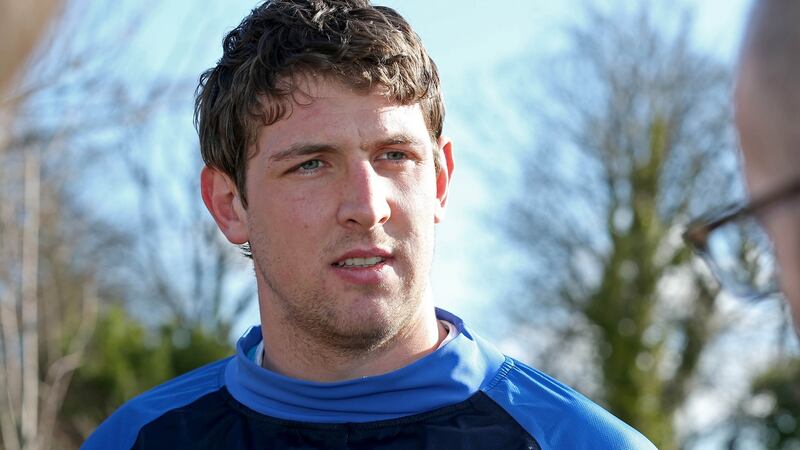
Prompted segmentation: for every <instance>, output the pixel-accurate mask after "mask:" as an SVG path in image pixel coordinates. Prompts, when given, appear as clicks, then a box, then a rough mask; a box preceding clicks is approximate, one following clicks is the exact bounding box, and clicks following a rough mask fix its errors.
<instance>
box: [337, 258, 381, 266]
mask: <svg viewBox="0 0 800 450" xmlns="http://www.w3.org/2000/svg"><path fill="white" fill-rule="evenodd" d="M384 261H386V258H384V257H381V256H372V257H368V258H347V259H343V260H341V261H338V262H335V263H333V266H335V267H340V268H341V267H353V268H361V267H374V266H377V265H378V264H381V263H382V262H384Z"/></svg>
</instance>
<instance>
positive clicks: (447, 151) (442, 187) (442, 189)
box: [434, 136, 455, 223]
mask: <svg viewBox="0 0 800 450" xmlns="http://www.w3.org/2000/svg"><path fill="white" fill-rule="evenodd" d="M438 146H439V153H440V154H441V155H442V156H441V158H442V161H441V167H440V168H439V173H437V174H436V199H437V200H438V201H437V203H436V211H435V212H434V223H440V222H441V221H442V220H443V219H444V211H445V206H446V204H447V191H448V189H449V188H450V180H451V179H452V178H453V170H454V169H455V163H454V161H453V141H452V140H451V139H450V138H448V137H445V136H442V137H440V138H439V142H438Z"/></svg>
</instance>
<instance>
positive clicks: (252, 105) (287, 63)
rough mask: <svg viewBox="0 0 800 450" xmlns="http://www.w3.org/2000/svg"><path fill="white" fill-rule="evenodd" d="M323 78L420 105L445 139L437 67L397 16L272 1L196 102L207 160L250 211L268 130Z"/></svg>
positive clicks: (237, 33)
mask: <svg viewBox="0 0 800 450" xmlns="http://www.w3.org/2000/svg"><path fill="white" fill-rule="evenodd" d="M317 76H320V77H322V79H323V80H332V81H336V82H339V83H342V84H344V85H345V86H349V87H350V88H352V89H354V90H355V91H356V92H358V93H363V94H368V93H370V92H372V91H373V90H374V89H378V88H380V89H382V91H381V92H384V93H385V95H386V97H387V98H389V99H390V100H392V101H394V102H397V103H398V104H403V105H411V104H415V103H419V104H420V107H421V109H422V113H423V117H424V120H425V123H426V125H427V127H428V130H429V132H430V135H431V139H432V140H434V142H435V141H436V140H437V139H438V138H439V137H440V136H441V133H442V125H443V121H444V104H443V101H442V96H441V90H440V85H439V75H438V73H437V70H436V65H435V64H434V62H433V61H432V60H431V58H430V57H429V56H428V53H427V52H426V50H425V48H424V47H423V46H422V42H421V41H420V38H419V36H418V35H417V34H416V33H415V32H414V31H413V30H412V29H411V26H410V25H409V24H408V22H406V21H405V19H403V18H402V17H401V16H400V14H398V13H397V12H396V11H395V10H393V9H391V8H388V7H381V6H372V5H371V4H370V2H369V0H268V1H266V2H264V3H262V4H261V5H259V6H257V7H256V8H255V9H253V10H252V11H251V13H250V15H248V16H247V17H245V18H244V20H243V21H242V22H241V23H240V24H239V26H238V27H236V28H235V29H234V30H233V31H231V32H230V33H228V35H227V36H226V37H225V39H224V40H223V55H222V58H221V59H220V60H219V62H218V63H217V65H216V67H213V68H211V69H209V70H207V71H206V72H204V73H203V74H202V75H201V76H200V82H199V84H198V87H197V97H196V100H195V125H196V126H197V128H198V134H199V136H200V152H201V154H202V157H203V161H204V162H205V164H206V165H208V166H210V167H213V168H215V169H217V170H220V171H221V172H223V173H225V174H226V175H228V176H229V177H230V178H231V179H232V180H233V182H234V183H235V184H236V187H237V189H238V191H239V195H240V196H241V199H242V204H243V206H245V207H247V199H246V193H245V186H246V183H245V173H246V166H247V161H248V160H249V158H251V157H252V156H254V153H255V151H254V150H249V149H253V148H254V147H255V146H254V144H255V141H256V139H257V135H258V131H259V129H260V128H261V127H263V126H268V125H271V124H274V123H275V122H277V121H279V120H281V119H282V118H284V117H286V116H287V115H289V114H291V112H292V111H291V109H292V106H293V102H299V103H300V104H303V101H302V100H298V96H302V95H303V92H302V91H298V90H299V89H301V88H302V86H303V82H304V81H308V80H311V79H314V78H315V77H317ZM308 100H309V101H310V100H312V99H308ZM434 148H435V149H437V148H438V147H436V146H435V147H434ZM434 151H435V152H437V153H436V154H434V161H435V164H436V170H437V171H438V170H439V168H440V157H441V156H440V155H439V154H438V153H439V152H438V150H434Z"/></svg>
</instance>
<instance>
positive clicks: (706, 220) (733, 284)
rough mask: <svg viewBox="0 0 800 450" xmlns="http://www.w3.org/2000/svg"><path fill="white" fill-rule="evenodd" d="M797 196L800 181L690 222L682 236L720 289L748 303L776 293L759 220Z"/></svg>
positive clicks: (768, 246) (773, 269) (769, 247)
mask: <svg viewBox="0 0 800 450" xmlns="http://www.w3.org/2000/svg"><path fill="white" fill-rule="evenodd" d="M798 194H800V181H799V182H796V183H793V184H791V185H789V186H786V187H785V188H783V189H780V190H777V191H774V192H772V193H770V194H769V195H766V196H764V197H761V198H759V199H756V200H753V201H751V202H749V203H740V204H735V205H732V206H729V207H727V208H724V209H723V210H722V211H721V212H717V213H715V214H714V213H712V214H707V215H705V216H703V217H700V218H699V219H697V220H694V221H692V222H691V223H690V224H689V226H688V227H687V229H686V231H684V233H683V239H684V241H685V242H687V243H688V244H689V245H690V246H691V247H692V248H693V249H694V250H695V252H697V253H698V254H699V255H700V256H702V257H703V259H704V260H705V261H706V263H707V264H708V265H709V267H710V268H711V270H712V272H713V273H714V275H715V276H716V277H717V279H718V280H719V282H720V284H721V285H722V287H723V288H724V289H725V290H727V291H729V292H730V293H732V294H734V295H736V296H737V297H741V298H743V299H747V300H753V301H755V300H759V299H762V298H764V297H767V296H769V295H772V294H775V293H777V292H779V286H778V266H777V263H776V261H775V249H774V248H773V244H772V240H771V239H770V238H769V235H768V234H767V232H766V230H765V229H764V227H763V225H762V223H761V221H760V220H759V218H760V217H763V215H764V213H765V212H766V211H767V210H769V209H771V208H773V207H775V206H777V205H778V204H780V203H782V202H784V201H786V200H789V199H791V198H792V197H795V196H797V195H798Z"/></svg>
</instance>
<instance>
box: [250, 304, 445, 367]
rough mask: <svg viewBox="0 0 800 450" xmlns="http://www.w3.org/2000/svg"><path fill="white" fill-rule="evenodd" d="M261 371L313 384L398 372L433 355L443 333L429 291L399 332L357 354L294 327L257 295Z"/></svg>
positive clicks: (443, 336)
mask: <svg viewBox="0 0 800 450" xmlns="http://www.w3.org/2000/svg"><path fill="white" fill-rule="evenodd" d="M259 300H260V312H261V324H262V326H261V334H262V337H263V339H264V359H263V363H262V365H263V367H264V368H266V369H269V370H271V371H273V372H276V373H280V374H282V375H285V376H288V377H291V378H297V379H302V380H308V381H315V382H335V381H343V380H349V379H356V378H362V377H367V376H375V375H380V374H384V373H388V372H391V371H394V370H397V369H399V368H401V367H404V366H406V365H408V364H411V363H413V362H414V361H416V360H418V359H420V358H422V357H423V356H425V355H428V354H430V353H432V352H433V351H435V350H436V348H437V347H438V346H439V344H440V343H441V342H442V340H443V339H444V338H445V337H446V335H447V332H446V330H445V329H444V327H443V326H442V325H441V324H440V323H439V321H438V320H437V319H436V314H435V309H434V307H433V302H432V300H431V296H430V295H429V290H426V291H425V295H424V297H423V299H422V300H421V301H419V302H418V303H419V304H418V307H417V308H416V309H415V310H414V311H413V314H411V315H410V317H408V320H407V321H406V323H404V324H403V326H401V327H400V328H399V330H398V331H397V332H396V333H395V334H393V335H391V336H387V337H385V338H384V339H383V340H382V341H381V342H378V343H376V345H374V346H373V347H370V348H369V349H365V350H363V351H353V350H352V349H343V348H339V347H336V346H333V345H331V344H330V342H324V340H320V339H319V338H317V337H315V336H313V335H311V334H310V333H306V332H304V330H302V329H300V327H297V326H294V324H292V322H291V321H289V320H286V318H285V317H283V316H282V314H281V311H279V310H276V308H274V307H270V305H273V306H274V304H275V302H266V301H264V298H263V297H261V296H260V295H259Z"/></svg>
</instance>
